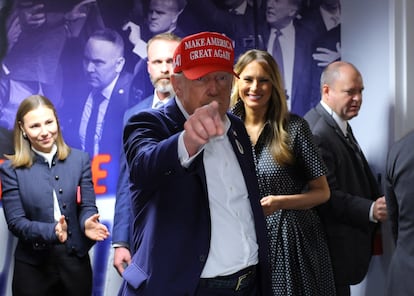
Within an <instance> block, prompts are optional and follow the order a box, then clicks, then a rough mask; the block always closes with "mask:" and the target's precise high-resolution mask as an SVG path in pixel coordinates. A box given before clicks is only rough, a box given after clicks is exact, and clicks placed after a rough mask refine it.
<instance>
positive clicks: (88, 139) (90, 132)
mask: <svg viewBox="0 0 414 296" xmlns="http://www.w3.org/2000/svg"><path fill="white" fill-rule="evenodd" d="M104 99H105V97H104V96H103V95H102V94H101V93H100V92H98V93H96V94H95V95H94V96H93V100H92V110H91V115H90V116H89V120H88V126H87V128H86V136H85V151H87V152H89V155H90V156H91V158H93V157H94V156H95V155H94V147H95V135H96V125H97V123H98V114H99V105H100V104H101V103H102V101H103V100H104Z"/></svg>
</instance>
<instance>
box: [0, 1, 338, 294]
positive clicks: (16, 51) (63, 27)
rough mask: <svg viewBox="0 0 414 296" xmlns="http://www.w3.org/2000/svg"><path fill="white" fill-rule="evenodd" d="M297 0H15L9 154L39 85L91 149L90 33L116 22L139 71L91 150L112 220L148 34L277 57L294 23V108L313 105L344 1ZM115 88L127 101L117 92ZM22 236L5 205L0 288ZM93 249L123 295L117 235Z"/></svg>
mask: <svg viewBox="0 0 414 296" xmlns="http://www.w3.org/2000/svg"><path fill="white" fill-rule="evenodd" d="M287 2H289V1H287ZM292 2H295V3H298V6H297V7H294V6H289V5H288V4H282V5H283V6H282V7H280V4H277V3H276V1H272V0H268V1H266V0H256V1H255V0H248V1H238V0H236V1H219V0H204V1H197V0H188V1H185V0H176V1H172V0H171V1H163V0H136V1H133V0H123V1H113V0H83V1H79V0H59V1H56V0H31V1H28V0H15V1H14V2H13V7H12V9H11V11H10V14H9V16H8V18H7V37H8V51H7V54H6V56H5V58H4V59H3V62H2V68H1V71H0V157H1V158H4V157H3V154H4V153H12V145H11V142H12V141H11V133H10V131H11V129H12V127H13V123H14V117H15V113H16V110H17V108H18V105H19V103H20V102H21V101H22V100H23V99H24V98H26V97H27V96H29V95H31V94H38V93H39V94H43V95H45V96H46V97H48V98H49V99H50V100H51V101H52V102H53V103H54V104H55V106H56V108H57V110H58V115H59V120H60V124H61V127H62V131H63V136H64V138H65V140H66V142H67V143H68V144H69V145H70V146H72V147H75V148H80V149H86V148H85V147H84V146H83V144H82V141H80V138H81V137H80V135H79V130H80V128H81V123H80V115H81V114H82V113H83V109H84V106H85V102H86V99H87V97H88V93H89V91H90V89H89V90H88V87H89V88H90V86H89V85H88V84H87V83H86V79H85V69H84V65H83V64H84V63H83V61H84V59H83V51H84V47H85V43H86V41H87V40H88V37H89V36H90V34H92V32H94V31H95V30H99V29H102V28H104V27H107V28H111V29H113V30H115V31H117V32H118V33H119V34H120V35H121V37H122V39H123V41H124V47H125V49H124V57H125V64H124V66H123V69H122V74H121V75H123V76H128V77H131V79H130V80H128V81H129V83H128V84H126V85H123V86H122V87H120V88H113V89H115V90H112V91H113V92H115V91H116V92H117V93H112V94H111V98H110V100H113V101H114V102H111V103H110V104H109V105H108V108H107V111H106V113H105V115H104V119H103V121H104V124H105V125H108V126H110V128H108V129H106V130H105V128H104V130H103V133H104V135H102V138H103V137H104V136H106V137H107V138H109V139H110V140H109V141H106V142H103V141H102V142H100V143H99V150H98V152H97V153H96V154H91V159H92V173H93V181H94V186H95V192H96V198H97V206H98V209H99V212H100V213H101V221H102V222H103V223H105V224H106V225H107V226H108V228H109V229H110V230H112V221H113V214H114V204H115V198H116V185H117V179H118V171H119V164H118V159H119V153H120V151H121V149H122V139H121V138H122V115H123V113H124V112H125V111H126V110H127V109H128V108H129V107H131V106H133V105H134V104H136V103H138V102H139V101H140V100H142V99H144V98H145V97H147V96H149V95H151V94H152V92H153V89H152V85H151V83H150V81H149V78H148V73H147V72H146V42H147V41H148V39H149V38H151V37H152V36H153V35H154V34H156V33H161V32H166V31H171V32H173V33H175V34H177V35H178V36H180V37H184V36H186V35H188V34H193V33H196V32H200V31H217V32H221V33H223V34H225V35H227V36H229V37H230V38H232V40H233V41H234V46H235V51H236V57H237V56H238V55H239V54H241V53H243V52H244V51H246V50H248V49H251V48H258V49H263V50H268V51H269V52H272V54H273V55H274V57H275V59H277V60H278V59H279V56H276V55H277V54H276V53H274V52H273V49H274V41H275V35H274V33H273V32H274V31H275V27H276V26H279V27H283V26H284V25H288V27H286V29H285V30H284V29H282V30H281V31H282V33H283V32H285V33H284V34H285V35H284V37H283V38H284V39H283V40H282V41H281V48H282V54H283V58H282V60H281V61H280V60H278V62H279V64H281V63H283V66H284V67H283V72H284V73H283V74H284V75H283V76H284V80H285V86H286V93H287V95H288V105H289V106H290V110H291V111H292V112H294V113H297V114H299V115H304V114H305V113H306V111H308V110H309V109H310V108H311V107H313V106H314V105H315V104H317V103H318V102H319V77H320V73H321V71H322V69H323V67H324V66H325V65H326V63H328V62H331V61H333V60H337V59H340V18H339V15H338V11H337V12H336V14H334V15H333V16H334V17H333V16H332V15H330V14H329V11H328V10H325V11H323V12H322V13H321V9H320V8H321V7H323V6H324V5H327V6H325V7H327V8H329V3H331V5H332V3H334V4H333V5H334V6H335V3H336V4H338V3H339V0H338V1H324V0H308V1H302V2H301V1H296V0H292ZM300 2H301V3H300ZM299 3H300V4H299ZM277 5H279V6H277ZM290 20H291V22H290ZM102 50H103V51H104V49H102ZM116 95H118V97H119V98H122V100H125V99H126V102H124V101H123V103H122V104H121V102H120V101H115V100H117V99H115V98H116ZM119 100H121V99H119ZM111 104H112V105H111ZM111 106H113V107H111ZM113 109H116V112H115V111H114V110H113ZM112 111H114V112H112ZM74 118H78V120H75V119H74ZM3 160H4V159H0V162H2V161H3ZM0 186H1V183H0ZM0 206H1V200H0ZM15 243H16V238H14V237H13V236H12V235H11V234H10V233H9V231H8V229H7V224H6V222H5V219H4V215H3V211H0V295H11V292H10V283H11V278H12V271H13V249H14V246H15ZM91 258H92V265H93V270H94V295H97V296H98V295H116V292H117V290H118V288H119V285H120V283H121V280H122V279H121V277H120V276H119V275H118V274H117V273H116V271H115V269H114V268H113V267H112V248H111V237H110V238H109V239H107V240H106V241H104V242H99V243H97V244H96V245H95V246H94V247H93V249H92V250H91Z"/></svg>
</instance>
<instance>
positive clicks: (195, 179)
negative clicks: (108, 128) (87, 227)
mask: <svg viewBox="0 0 414 296" xmlns="http://www.w3.org/2000/svg"><path fill="white" fill-rule="evenodd" d="M228 116H229V118H230V121H231V127H230V130H229V132H228V137H229V139H230V142H231V144H232V146H233V149H234V151H235V154H236V157H237V159H238V162H239V164H240V167H241V170H242V172H243V175H244V181H245V183H246V186H247V190H248V195H249V199H250V204H251V207H252V212H253V216H254V222H255V229H256V235H257V240H258V245H259V268H258V270H259V272H258V277H259V279H260V280H261V285H260V286H259V289H260V291H261V292H262V293H261V294H260V295H270V277H269V270H268V256H267V254H268V252H267V245H266V244H267V241H266V226H265V220H264V216H263V211H262V209H261V206H260V203H259V189H258V184H257V179H256V173H255V167H254V162H253V158H252V149H251V144H250V141H249V138H248V136H247V133H246V130H245V128H244V125H243V123H242V122H241V121H240V120H239V119H238V118H236V117H235V116H234V115H231V114H228ZM184 122H185V117H184V115H183V114H182V113H181V111H180V110H179V108H178V106H177V104H176V101H175V100H171V101H170V102H168V103H167V104H166V105H165V106H164V108H161V109H157V110H149V111H143V112H140V113H139V114H138V115H135V116H133V117H132V118H131V119H130V121H129V122H128V124H127V126H126V127H125V130H124V143H125V151H126V156H127V161H128V165H129V168H130V179H131V182H132V183H133V186H132V209H133V213H134V217H133V219H134V220H133V244H134V246H133V248H134V249H135V250H136V253H135V254H134V256H133V259H132V263H131V264H130V265H129V266H128V267H127V269H126V270H125V272H124V274H123V277H124V279H125V280H126V282H125V283H124V287H123V291H122V293H123V294H122V295H152V296H154V295H170V296H183V295H194V294H195V291H196V289H197V285H198V283H199V279H200V275H201V272H202V270H203V267H204V265H205V263H206V260H207V256H208V254H209V247H210V231H211V230H210V210H209V201H208V195H207V184H206V176H205V171H204V164H203V153H200V155H198V156H197V157H196V159H194V161H193V163H192V164H191V165H190V167H189V168H183V167H182V166H181V163H180V161H179V159H178V153H177V147H178V138H179V135H180V133H181V131H183V129H184V128H183V127H184ZM236 140H237V141H238V142H239V143H240V145H241V146H242V147H243V149H244V153H240V152H239V148H238V147H237V144H236ZM217 157H220V156H217Z"/></svg>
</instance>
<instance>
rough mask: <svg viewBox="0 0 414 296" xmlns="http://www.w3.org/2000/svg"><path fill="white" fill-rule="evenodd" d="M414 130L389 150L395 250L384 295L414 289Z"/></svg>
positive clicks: (387, 192) (388, 191)
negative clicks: (413, 277) (413, 253)
mask: <svg viewBox="0 0 414 296" xmlns="http://www.w3.org/2000/svg"><path fill="white" fill-rule="evenodd" d="M413 145H414V132H410V133H408V134H407V135H405V136H404V137H403V138H402V139H400V140H399V141H398V142H396V143H395V144H394V145H393V146H392V147H391V148H390V151H389V152H388V157H387V165H386V177H385V182H384V183H385V186H384V188H385V198H386V201H387V207H388V213H389V217H390V222H391V229H392V234H393V237H394V242H395V246H396V248H395V250H394V253H393V255H392V259H391V263H390V266H389V269H388V276H387V289H386V293H385V294H384V295H387V296H394V295H410V294H412V291H413V290H414V282H413V281H412V280H411V275H412V274H413V265H412V262H413V261H412V256H411V254H412V249H413V227H412V226H411V225H413V220H414V219H413V218H414V216H413V214H412V213H413V210H414V203H413V196H414V187H413V184H414V169H413V167H414V153H413V149H412V147H413Z"/></svg>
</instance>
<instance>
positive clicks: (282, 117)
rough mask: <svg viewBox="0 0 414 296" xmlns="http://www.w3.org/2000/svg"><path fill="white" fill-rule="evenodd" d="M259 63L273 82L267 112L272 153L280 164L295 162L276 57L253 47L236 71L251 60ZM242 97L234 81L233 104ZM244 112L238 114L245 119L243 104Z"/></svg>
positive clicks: (283, 90)
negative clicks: (290, 145) (290, 147)
mask: <svg viewBox="0 0 414 296" xmlns="http://www.w3.org/2000/svg"><path fill="white" fill-rule="evenodd" d="M253 61H255V62H257V63H259V64H260V65H261V66H262V67H263V69H265V71H266V72H267V73H268V74H269V77H270V81H271V83H272V94H271V96H270V100H269V105H268V109H267V112H266V115H265V116H266V118H265V120H266V122H268V123H269V124H270V130H271V132H270V135H269V137H268V138H267V139H266V140H267V141H268V144H269V147H270V153H271V154H272V156H273V158H274V159H275V161H276V162H277V163H278V164H280V165H288V164H292V163H293V162H294V157H293V153H292V151H291V150H290V149H289V135H288V133H287V131H286V122H287V119H288V117H289V111H288V107H287V102H286V95H285V88H284V86H283V82H282V77H281V75H280V72H279V67H278V65H277V63H276V61H275V60H274V58H273V57H272V56H271V55H270V54H269V53H268V52H267V51H263V50H258V49H251V50H248V51H246V52H245V53H244V54H242V55H241V56H240V57H239V58H238V60H237V63H236V65H235V66H234V72H235V73H236V74H238V75H240V73H241V72H242V71H243V70H244V68H245V67H246V66H247V65H248V64H250V63H251V62H253ZM236 79H237V78H236ZM239 101H241V98H240V97H239V88H238V84H237V83H234V85H233V89H232V95H231V105H232V106H235V105H236V104H237V103H238V102H239ZM241 113H242V114H236V115H239V116H240V117H242V119H244V116H245V110H244V105H243V106H242V111H241Z"/></svg>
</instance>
